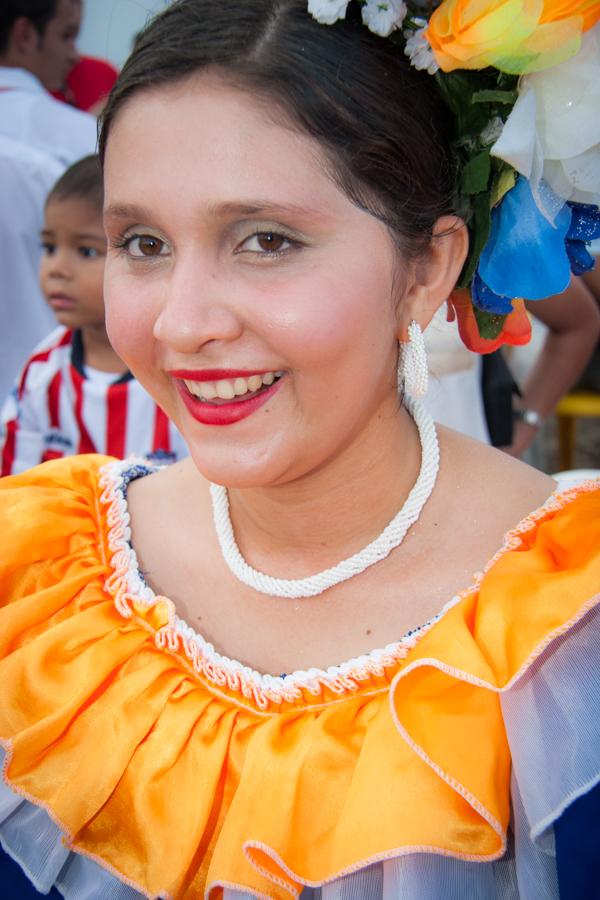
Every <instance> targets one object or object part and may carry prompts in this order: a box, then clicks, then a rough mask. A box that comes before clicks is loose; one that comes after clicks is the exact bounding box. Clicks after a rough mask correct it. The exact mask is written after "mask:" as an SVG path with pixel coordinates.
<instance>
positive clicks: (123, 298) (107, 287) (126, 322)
mask: <svg viewBox="0 0 600 900" xmlns="http://www.w3.org/2000/svg"><path fill="white" fill-rule="evenodd" d="M104 300H105V306H106V331H107V333H108V337H109V339H110V342H111V344H112V346H113V347H114V349H115V351H116V352H117V354H118V355H119V356H120V357H121V359H122V360H123V361H124V362H125V363H126V364H127V365H128V367H129V368H130V369H132V371H133V370H134V369H135V368H137V367H139V366H140V365H142V366H143V365H144V364H145V363H146V364H147V363H148V362H149V360H150V359H151V356H152V343H153V336H152V329H153V324H154V323H153V318H152V315H151V304H150V303H149V302H148V296H147V294H146V297H145V299H144V297H143V296H141V294H140V292H139V290H136V284H135V283H133V284H131V283H129V280H128V279H124V280H123V279H113V278H111V276H110V272H107V276H106V279H105V282H104ZM134 374H135V372H134Z"/></svg>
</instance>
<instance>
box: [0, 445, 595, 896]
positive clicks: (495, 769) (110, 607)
mask: <svg viewBox="0 0 600 900" xmlns="http://www.w3.org/2000/svg"><path fill="white" fill-rule="evenodd" d="M106 462H107V460H106V458H102V457H80V458H77V457H75V458H72V459H70V460H61V461H57V462H51V463H47V464H45V465H44V466H42V467H39V468H37V469H34V470H32V471H30V472H27V473H25V474H24V475H20V476H16V477H14V478H8V479H3V481H2V482H1V483H0V498H1V501H2V502H1V509H2V512H1V515H0V521H1V525H2V528H1V530H2V535H3V551H2V558H3V562H2V563H1V564H0V589H1V590H0V596H1V601H2V609H1V610H0V636H1V637H0V641H1V650H0V655H1V660H0V683H1V684H2V697H3V699H2V705H1V709H0V737H1V739H2V741H3V743H4V745H5V746H6V748H7V750H8V754H7V765H6V771H5V779H6V781H7V783H8V784H9V785H10V786H11V787H12V789H13V790H15V791H17V792H19V793H20V794H22V795H23V796H24V797H26V798H28V799H29V800H31V801H33V802H34V803H36V804H38V805H40V806H42V807H44V808H45V809H46V810H47V811H48V812H49V813H50V815H51V816H52V818H53V819H54V820H55V821H56V822H58V823H59V825H60V827H61V828H62V829H63V831H64V833H65V834H66V840H67V841H68V844H69V846H70V847H71V848H72V849H73V850H75V851H77V852H79V853H83V854H86V855H88V856H90V857H92V858H93V859H95V860H97V861H98V862H99V863H100V864H101V865H103V866H105V867H106V868H108V869H111V870H112V871H114V872H116V873H117V874H118V875H119V877H120V878H121V879H122V880H123V881H125V882H127V883H129V884H131V885H133V886H134V887H135V888H136V889H137V890H139V891H140V892H141V893H143V894H146V895H147V896H149V897H156V896H161V897H172V898H192V897H198V896H206V897H209V898H210V900H215V898H218V897H220V896H222V891H223V888H224V887H234V888H235V887H237V888H238V889H240V890H246V891H249V892H253V893H254V894H255V895H256V896H258V897H268V898H274V900H284V898H285V900H289V898H290V897H296V896H297V895H298V894H299V892H300V891H301V889H302V887H303V886H304V885H311V884H323V883H326V882H328V881H331V880H333V879H335V878H338V877H340V876H341V875H343V874H347V873H350V872H352V871H356V870H358V869H361V868H364V867H365V866H367V865H369V864H370V863H374V862H376V861H382V860H386V859H390V858H393V857H394V856H397V855H398V854H400V853H406V852H410V851H421V852H433V853H438V854H445V855H449V856H455V857H459V858H462V859H467V860H480V861H485V860H493V859H495V858H498V857H499V856H501V855H502V854H503V852H504V850H505V845H506V829H507V825H508V821H509V815H510V796H509V778H510V753H509V748H508V746H507V742H506V736H505V731H504V726H503V721H502V716H501V711H500V703H499V696H498V692H499V691H502V690H505V689H507V688H508V687H510V685H511V684H512V683H514V681H515V680H516V679H517V678H518V677H519V676H520V675H521V674H522V673H523V672H524V671H525V670H526V669H527V668H528V666H529V665H530V664H531V662H532V661H533V659H534V658H535V657H536V656H537V655H538V654H539V653H540V652H541V650H542V649H543V648H544V647H545V646H546V645H547V644H548V642H549V641H551V640H552V639H553V638H554V637H556V636H557V635H559V634H562V633H563V632H564V631H565V630H566V629H568V628H569V627H570V626H571V625H572V624H573V623H574V622H575V621H577V620H578V619H579V618H581V617H582V616H583V615H584V614H585V612H586V610H587V609H589V608H590V607H591V606H592V605H593V604H594V603H595V602H597V600H598V599H599V598H598V596H596V595H597V590H598V585H599V584H600V551H599V548H600V487H599V486H598V485H597V484H591V483H588V484H586V485H584V486H582V487H581V488H579V489H576V490H572V491H569V492H567V493H565V494H563V495H558V496H555V497H554V498H552V499H551V500H550V501H549V502H548V503H547V504H546V505H545V506H544V507H543V508H542V509H541V510H539V511H537V512H536V513H534V514H532V516H530V517H529V518H527V519H526V520H524V522H522V523H521V524H520V525H519V526H518V527H517V528H516V529H514V531H512V532H511V533H510V535H509V536H508V538H507V543H506V545H505V547H504V548H503V549H502V550H501V551H500V552H499V553H498V554H497V556H496V557H495V558H494V560H492V562H491V563H490V565H489V566H488V568H487V571H486V573H485V574H484V575H481V576H480V577H479V578H478V579H477V582H476V584H475V586H474V587H472V588H470V589H469V590H466V591H465V592H464V593H463V594H461V595H460V597H457V598H455V600H454V602H453V603H451V604H449V606H448V608H447V609H446V611H445V613H444V615H443V616H442V617H441V618H440V619H439V620H438V621H436V622H434V623H433V624H432V625H431V627H429V628H427V629H424V630H423V632H422V633H421V634H420V635H419V636H418V640H413V641H412V642H411V644H410V646H406V647H404V648H403V650H402V652H398V653H396V655H395V656H394V654H393V653H392V654H391V655H390V654H388V655H387V656H386V657H385V658H383V660H380V661H379V664H378V665H372V666H367V667H366V668H364V667H363V670H361V671H357V672H355V673H354V674H353V675H351V676H349V678H348V680H347V681H346V682H345V683H339V684H337V683H335V682H333V684H329V683H328V682H327V679H323V680H322V683H320V684H319V686H318V687H319V689H318V690H316V689H315V686H314V685H313V688H312V689H311V690H308V689H307V690H303V689H301V690H299V691H298V692H297V693H296V695H295V696H294V697H288V698H287V699H286V698H285V697H281V698H279V699H276V698H275V699H274V698H273V697H272V696H267V697H266V701H267V702H264V701H265V696H266V695H265V694H264V692H263V693H262V694H261V695H260V696H259V697H257V696H255V694H254V693H253V692H252V691H248V690H246V691H244V689H243V687H244V685H243V683H242V681H243V679H242V680H239V679H238V680H237V681H236V678H235V677H234V678H233V680H231V679H230V680H228V679H227V678H226V677H223V673H222V672H221V671H220V669H219V666H218V665H217V666H215V665H208V666H207V665H205V666H203V665H202V664H200V663H199V661H198V659H194V652H195V653H196V656H197V655H198V654H197V651H193V652H192V650H191V647H190V643H189V641H188V642H187V643H186V641H184V640H183V639H178V638H177V636H176V631H175V630H174V619H173V616H174V611H173V609H172V605H171V604H170V603H169V601H167V600H165V599H164V598H159V599H158V600H157V602H155V603H153V604H149V603H148V602H147V601H146V600H143V599H140V598H136V596H135V595H133V594H131V592H130V593H129V594H128V595H127V594H126V592H124V590H123V581H122V578H121V579H120V575H119V571H120V569H122V567H123V565H124V559H123V557H121V559H115V557H116V556H118V553H117V552H115V550H114V547H115V535H116V534H117V532H119V529H121V532H122V530H123V529H122V523H120V521H119V510H118V507H117V504H116V503H115V502H114V499H113V500H112V501H111V494H110V491H109V492H108V493H106V492H105V493H104V502H101V499H100V498H101V494H102V491H103V489H102V488H100V487H99V469H100V467H101V465H103V464H104V463H106ZM104 490H106V489H104ZM111 540H112V549H111ZM106 583H108V587H106V586H105V585H106Z"/></svg>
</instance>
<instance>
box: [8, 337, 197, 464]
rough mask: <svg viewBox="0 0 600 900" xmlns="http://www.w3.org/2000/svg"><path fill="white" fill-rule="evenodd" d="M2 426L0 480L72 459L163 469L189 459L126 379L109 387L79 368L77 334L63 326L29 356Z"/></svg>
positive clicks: (102, 376)
mask: <svg viewBox="0 0 600 900" xmlns="http://www.w3.org/2000/svg"><path fill="white" fill-rule="evenodd" d="M0 421H1V426H2V427H1V434H2V436H1V438H0V453H1V470H0V472H1V474H2V475H13V474H17V473H18V472H23V471H24V470H25V469H28V468H30V467H31V466H35V465H37V464H38V463H41V462H45V461H46V460H48V459H56V458H58V457H61V456H71V455H73V454H74V453H107V454H109V455H110V456H116V457H119V458H124V457H126V456H129V454H131V453H134V454H136V455H137V456H148V457H150V458H153V459H157V460H161V461H165V462H172V461H174V460H176V459H182V458H183V457H184V456H187V455H188V450H187V447H186V446H185V444H184V442H183V438H182V437H181V435H180V434H179V432H178V431H177V429H176V428H175V426H174V425H173V423H172V422H171V421H170V420H169V419H168V418H167V416H166V414H165V413H164V412H163V411H162V409H161V408H160V407H159V406H157V405H156V403H155V402H154V400H153V399H152V397H150V395H149V394H148V393H146V391H145V390H144V388H143V387H142V386H141V384H140V383H139V382H138V381H136V379H135V378H134V377H133V376H132V375H131V373H130V372H127V373H126V374H125V375H121V376H120V377H119V378H116V379H115V380H112V381H111V380H110V376H108V375H107V373H105V372H94V370H90V369H89V368H87V367H85V365H84V358H83V342H82V339H81V333H80V332H79V331H71V330H69V329H67V328H64V327H62V326H61V327H60V328H57V329H55V330H54V331H53V332H52V334H50V335H48V337H47V338H46V339H45V340H44V341H42V342H41V343H40V344H39V345H38V346H37V347H36V349H35V350H34V352H33V355H32V356H31V357H30V359H29V360H28V362H27V363H26V365H25V367H24V369H23V371H22V373H21V376H20V378H19V380H18V382H17V384H16V385H15V388H14V389H13V391H12V393H11V394H10V395H9V397H8V398H7V400H6V402H5V404H4V407H3V409H2V413H1V416H0Z"/></svg>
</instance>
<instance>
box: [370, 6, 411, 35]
mask: <svg viewBox="0 0 600 900" xmlns="http://www.w3.org/2000/svg"><path fill="white" fill-rule="evenodd" d="M405 15H406V3H404V2H403V0H367V2H366V3H365V5H364V6H363V8H362V20H363V22H364V23H365V25H366V26H367V27H368V28H369V30H370V31H373V32H375V34H378V35H380V36H381V37H387V36H388V34H391V33H392V31H393V30H394V28H399V27H400V26H401V25H402V23H403V22H404V17H405Z"/></svg>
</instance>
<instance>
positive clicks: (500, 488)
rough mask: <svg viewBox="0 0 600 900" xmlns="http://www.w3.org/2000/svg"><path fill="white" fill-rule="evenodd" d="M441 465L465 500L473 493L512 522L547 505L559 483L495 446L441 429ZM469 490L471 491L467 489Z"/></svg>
mask: <svg viewBox="0 0 600 900" xmlns="http://www.w3.org/2000/svg"><path fill="white" fill-rule="evenodd" d="M440 443H441V445H442V465H443V464H444V456H446V467H447V469H448V470H449V471H451V472H452V474H453V483H454V485H455V486H456V489H457V492H459V493H460V494H461V495H462V496H463V499H464V497H465V496H466V495H467V494H469V493H470V494H471V496H473V497H474V498H476V499H478V500H479V501H480V502H481V503H483V504H485V505H489V504H491V503H493V508H494V509H495V511H496V514H499V515H506V516H507V517H508V521H509V522H510V521H512V522H513V523H514V522H516V521H518V519H519V518H520V517H522V516H524V515H526V514H527V512H529V511H531V510H532V509H535V508H536V507H537V506H539V505H540V504H541V503H543V502H544V500H546V499H547V498H548V497H549V496H550V495H551V494H552V493H553V492H554V491H555V490H556V481H555V480H554V478H552V477H551V476H550V475H547V474H546V473H545V472H540V471H539V470H538V469H534V468H532V467H531V466H529V465H527V464H526V463H524V462H521V460H518V459H515V457H513V456H510V455H509V454H508V453H504V452H502V451H501V450H498V449H496V448H495V447H490V446H488V445H487V444H483V443H481V442H480V441H476V440H473V439H472V438H470V437H466V436H465V435H462V434H458V433H457V432H455V431H452V430H451V429H447V428H440ZM467 488H469V489H470V490H467Z"/></svg>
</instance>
